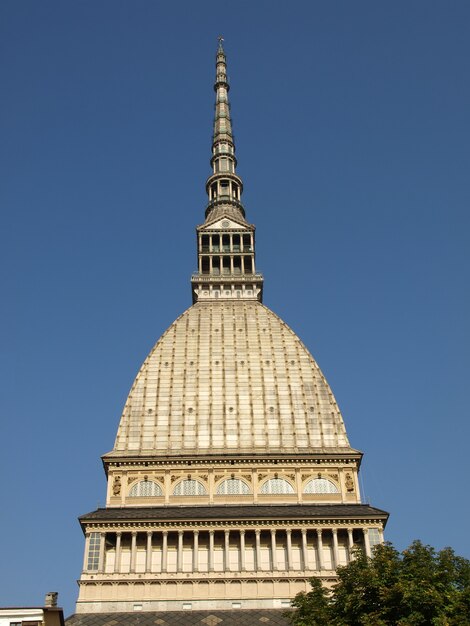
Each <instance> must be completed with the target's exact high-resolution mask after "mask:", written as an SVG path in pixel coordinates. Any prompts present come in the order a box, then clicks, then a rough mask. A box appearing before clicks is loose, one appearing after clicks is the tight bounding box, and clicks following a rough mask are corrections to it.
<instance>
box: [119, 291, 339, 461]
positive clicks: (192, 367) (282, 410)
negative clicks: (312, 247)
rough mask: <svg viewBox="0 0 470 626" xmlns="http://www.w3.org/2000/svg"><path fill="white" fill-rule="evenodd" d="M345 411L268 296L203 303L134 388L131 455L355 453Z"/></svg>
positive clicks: (127, 429) (127, 420)
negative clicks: (266, 302)
mask: <svg viewBox="0 0 470 626" xmlns="http://www.w3.org/2000/svg"><path fill="white" fill-rule="evenodd" d="M350 450H351V448H350V446H349V442H348V439H347V436H346V431H345V428H344V424H343V419H342V417H341V413H340V411H339V408H338V406H337V404H336V401H335V399H334V397H333V394H332V392H331V389H330V387H329V385H328V383H327V382H326V380H325V378H324V376H323V374H322V372H321V370H320V368H319V367H318V365H317V364H316V362H315V360H314V359H313V358H312V356H311V355H310V353H309V352H308V350H307V349H306V348H305V346H304V345H303V344H302V342H301V341H300V339H299V338H298V337H297V336H296V335H295V333H294V332H293V331H292V330H291V329H290V328H289V327H288V326H287V325H286V324H285V323H284V322H283V321H282V320H281V319H280V318H279V317H277V316H276V315H275V314H274V313H273V312H272V311H270V310H269V309H268V308H267V307H265V306H264V305H262V304H261V303H259V302H244V301H239V302H237V301H233V300H232V301H228V302H211V303H197V304H195V305H193V306H192V307H191V308H189V309H188V310H187V311H186V312H185V313H183V314H182V315H181V316H180V317H179V318H178V319H177V320H176V321H175V322H174V323H173V324H172V325H171V326H170V328H169V329H168V330H167V331H166V332H165V333H164V335H163V336H162V337H161V338H160V340H159V341H158V342H157V343H156V345H155V346H154V348H153V349H152V351H151V352H150V354H149V356H148V357H147V359H146V360H145V362H144V364H143V365H142V367H141V369H140V371H139V373H138V375H137V377H136V379H135V382H134V384H133V386H132V388H131V391H130V393H129V396H128V399H127V402H126V405H125V407H124V411H123V414H122V417H121V422H120V425H119V429H118V434H117V438H116V443H115V446H114V451H113V453H111V454H118V455H119V456H121V455H158V456H160V455H161V456H168V455H170V456H171V455H181V454H190V455H191V456H197V455H198V454H199V455H207V454H220V453H223V454H253V453H270V454H272V453H299V452H302V453H308V452H321V451H324V452H333V451H337V452H346V451H350Z"/></svg>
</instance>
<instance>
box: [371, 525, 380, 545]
mask: <svg viewBox="0 0 470 626" xmlns="http://www.w3.org/2000/svg"><path fill="white" fill-rule="evenodd" d="M379 543H380V533H379V529H378V528H369V545H370V547H371V548H373V547H374V546H376V545H378V544H379Z"/></svg>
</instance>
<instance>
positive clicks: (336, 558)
mask: <svg viewBox="0 0 470 626" xmlns="http://www.w3.org/2000/svg"><path fill="white" fill-rule="evenodd" d="M332 532H333V557H334V561H335V569H336V568H337V567H338V565H339V550H338V530H337V529H336V528H333V530H332Z"/></svg>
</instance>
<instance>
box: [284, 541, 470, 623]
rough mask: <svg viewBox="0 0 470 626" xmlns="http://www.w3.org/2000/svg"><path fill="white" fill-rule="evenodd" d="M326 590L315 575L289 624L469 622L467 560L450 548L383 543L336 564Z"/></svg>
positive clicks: (295, 603)
mask: <svg viewBox="0 0 470 626" xmlns="http://www.w3.org/2000/svg"><path fill="white" fill-rule="evenodd" d="M337 574H338V582H337V584H336V585H335V586H334V587H333V588H332V589H331V590H329V591H327V590H326V589H325V588H323V587H322V584H321V582H320V580H319V579H318V578H312V580H311V586H312V590H311V591H310V592H308V593H299V594H297V596H296V597H295V598H294V600H293V602H292V606H293V608H294V609H295V610H294V611H293V612H292V613H290V614H288V616H289V619H290V621H291V623H292V624H293V626H320V624H321V625H322V626H328V625H330V626H470V561H468V560H467V559H464V558H462V557H459V556H456V555H455V553H454V551H453V550H452V549H451V548H445V549H444V550H441V551H440V552H436V550H434V548H432V547H431V546H425V545H423V544H422V543H421V542H420V541H415V542H414V543H412V544H411V546H410V547H409V548H408V549H407V550H404V551H403V552H401V553H400V552H398V551H397V550H395V548H394V547H393V546H392V545H391V544H389V543H385V544H382V545H378V546H376V547H375V548H374V550H373V555H372V557H371V558H368V557H367V556H366V555H365V554H364V553H363V551H362V550H360V549H358V550H356V552H355V554H354V559H353V560H352V561H351V562H350V563H349V565H346V566H345V567H338V571H337Z"/></svg>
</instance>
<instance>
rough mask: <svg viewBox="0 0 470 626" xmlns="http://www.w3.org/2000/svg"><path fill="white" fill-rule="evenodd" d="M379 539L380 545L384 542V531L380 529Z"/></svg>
mask: <svg viewBox="0 0 470 626" xmlns="http://www.w3.org/2000/svg"><path fill="white" fill-rule="evenodd" d="M379 539H380V543H383V542H384V531H383V529H382V528H379Z"/></svg>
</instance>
